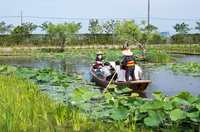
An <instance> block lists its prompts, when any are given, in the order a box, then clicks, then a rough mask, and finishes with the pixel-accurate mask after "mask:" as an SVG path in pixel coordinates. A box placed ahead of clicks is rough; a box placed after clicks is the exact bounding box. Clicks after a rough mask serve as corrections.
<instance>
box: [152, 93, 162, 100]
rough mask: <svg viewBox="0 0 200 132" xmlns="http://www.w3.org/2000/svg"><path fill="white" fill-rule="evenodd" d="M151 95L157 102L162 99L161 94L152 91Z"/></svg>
mask: <svg viewBox="0 0 200 132" xmlns="http://www.w3.org/2000/svg"><path fill="white" fill-rule="evenodd" d="M152 95H154V96H155V98H156V99H157V100H160V99H161V98H162V95H163V92H158V91H154V92H153V93H152Z"/></svg>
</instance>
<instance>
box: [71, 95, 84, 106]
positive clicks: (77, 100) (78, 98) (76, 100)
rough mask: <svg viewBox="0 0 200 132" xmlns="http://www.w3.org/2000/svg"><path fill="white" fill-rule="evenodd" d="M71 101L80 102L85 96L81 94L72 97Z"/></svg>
mask: <svg viewBox="0 0 200 132" xmlns="http://www.w3.org/2000/svg"><path fill="white" fill-rule="evenodd" d="M71 101H73V102H75V103H76V104H79V103H80V102H81V101H83V98H81V97H80V96H74V97H72V98H71Z"/></svg>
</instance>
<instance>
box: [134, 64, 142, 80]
mask: <svg viewBox="0 0 200 132" xmlns="http://www.w3.org/2000/svg"><path fill="white" fill-rule="evenodd" d="M140 72H141V73H142V70H141V68H140V67H139V66H138V65H135V71H134V73H135V79H136V80H139V73H140Z"/></svg>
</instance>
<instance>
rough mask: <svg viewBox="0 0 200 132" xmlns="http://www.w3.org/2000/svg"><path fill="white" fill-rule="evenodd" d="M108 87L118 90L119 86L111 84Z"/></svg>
mask: <svg viewBox="0 0 200 132" xmlns="http://www.w3.org/2000/svg"><path fill="white" fill-rule="evenodd" d="M108 87H109V88H116V87H117V85H115V84H110V85H109V86H108Z"/></svg>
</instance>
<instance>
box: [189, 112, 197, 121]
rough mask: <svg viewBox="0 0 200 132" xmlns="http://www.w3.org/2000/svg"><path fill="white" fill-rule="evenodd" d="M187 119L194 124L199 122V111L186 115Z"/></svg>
mask: <svg viewBox="0 0 200 132" xmlns="http://www.w3.org/2000/svg"><path fill="white" fill-rule="evenodd" d="M187 117H189V118H190V120H192V121H194V122H200V112H199V111H196V112H192V113H187Z"/></svg>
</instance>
